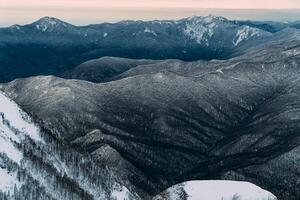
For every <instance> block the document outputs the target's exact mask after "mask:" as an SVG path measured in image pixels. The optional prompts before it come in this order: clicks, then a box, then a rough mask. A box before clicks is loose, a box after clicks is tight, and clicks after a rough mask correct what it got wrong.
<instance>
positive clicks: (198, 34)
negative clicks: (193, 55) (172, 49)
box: [184, 16, 219, 46]
mask: <svg viewBox="0 0 300 200" xmlns="http://www.w3.org/2000/svg"><path fill="white" fill-rule="evenodd" d="M216 20H219V18H217V17H214V16H207V17H192V18H189V21H188V23H187V24H186V28H185V29H184V33H185V34H186V35H187V36H189V37H190V38H193V39H195V40H196V41H197V43H199V44H205V45H206V46H208V45H209V39H210V38H211V37H212V36H213V35H214V32H215V31H214V30H215V28H216V27H217V26H218V25H217V23H216Z"/></svg>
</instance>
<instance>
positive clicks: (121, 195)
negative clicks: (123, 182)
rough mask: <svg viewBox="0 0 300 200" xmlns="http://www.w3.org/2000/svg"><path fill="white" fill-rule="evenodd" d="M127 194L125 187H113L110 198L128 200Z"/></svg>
mask: <svg viewBox="0 0 300 200" xmlns="http://www.w3.org/2000/svg"><path fill="white" fill-rule="evenodd" d="M129 194H130V192H129V191H128V189H127V188H126V187H124V186H122V187H121V186H118V185H115V186H114V190H113V192H112V194H111V196H112V198H113V199H114V200H130V197H129Z"/></svg>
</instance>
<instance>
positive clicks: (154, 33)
mask: <svg viewBox="0 0 300 200" xmlns="http://www.w3.org/2000/svg"><path fill="white" fill-rule="evenodd" d="M144 32H145V33H151V34H152V35H154V36H157V34H156V32H155V31H153V30H150V29H149V28H148V27H146V28H145V30H144Z"/></svg>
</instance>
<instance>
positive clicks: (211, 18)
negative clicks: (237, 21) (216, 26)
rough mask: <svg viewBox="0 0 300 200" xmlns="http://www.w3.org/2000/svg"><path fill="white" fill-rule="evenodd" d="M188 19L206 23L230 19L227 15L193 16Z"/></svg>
mask: <svg viewBox="0 0 300 200" xmlns="http://www.w3.org/2000/svg"><path fill="white" fill-rule="evenodd" d="M188 21H195V22H197V23H202V24H203V23H205V24H210V23H213V22H225V21H228V19H226V18H225V17H220V16H214V15H207V16H193V17H189V18H188Z"/></svg>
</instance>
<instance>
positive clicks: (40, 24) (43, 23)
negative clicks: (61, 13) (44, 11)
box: [33, 17, 70, 32]
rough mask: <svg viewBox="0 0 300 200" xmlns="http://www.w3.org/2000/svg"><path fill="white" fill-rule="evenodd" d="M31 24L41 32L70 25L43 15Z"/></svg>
mask: <svg viewBox="0 0 300 200" xmlns="http://www.w3.org/2000/svg"><path fill="white" fill-rule="evenodd" d="M33 24H34V26H35V28H36V29H37V30H40V31H42V32H46V31H49V32H52V31H53V30H55V29H59V28H67V27H68V26H70V24H68V23H66V22H63V21H61V20H59V19H56V18H54V17H43V18H41V19H39V20H38V21H36V22H35V23H33Z"/></svg>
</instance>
